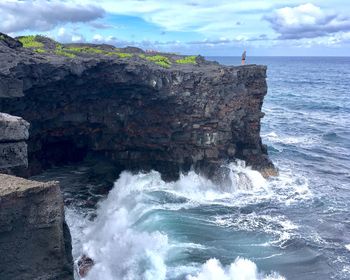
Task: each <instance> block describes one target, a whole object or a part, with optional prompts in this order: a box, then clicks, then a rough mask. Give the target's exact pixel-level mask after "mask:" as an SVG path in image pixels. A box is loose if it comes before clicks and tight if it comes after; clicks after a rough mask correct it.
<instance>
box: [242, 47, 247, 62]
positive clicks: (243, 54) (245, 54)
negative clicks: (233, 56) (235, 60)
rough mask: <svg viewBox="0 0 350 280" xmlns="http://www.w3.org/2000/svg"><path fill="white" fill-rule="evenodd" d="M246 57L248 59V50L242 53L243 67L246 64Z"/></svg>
mask: <svg viewBox="0 0 350 280" xmlns="http://www.w3.org/2000/svg"><path fill="white" fill-rule="evenodd" d="M246 57H247V52H246V50H244V52H243V53H242V65H244V64H245V59H246Z"/></svg>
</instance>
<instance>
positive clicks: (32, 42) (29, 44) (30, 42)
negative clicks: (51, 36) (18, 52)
mask: <svg viewBox="0 0 350 280" xmlns="http://www.w3.org/2000/svg"><path fill="white" fill-rule="evenodd" d="M18 41H20V42H21V43H22V45H23V47H24V48H43V47H44V44H43V43H41V42H38V41H36V36H35V35H29V36H22V37H20V38H18Z"/></svg>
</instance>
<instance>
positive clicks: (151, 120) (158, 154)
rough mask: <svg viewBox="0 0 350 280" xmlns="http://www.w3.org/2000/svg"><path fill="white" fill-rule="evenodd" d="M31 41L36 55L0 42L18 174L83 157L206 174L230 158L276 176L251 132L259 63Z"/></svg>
mask: <svg viewBox="0 0 350 280" xmlns="http://www.w3.org/2000/svg"><path fill="white" fill-rule="evenodd" d="M38 41H40V42H42V43H43V44H44V46H43V50H40V52H38V51H36V50H35V49H30V48H24V47H16V48H12V47H10V46H9V45H8V44H0V111H2V112H6V113H10V114H14V115H17V116H21V117H23V118H24V119H25V120H27V121H29V122H30V124H31V128H30V138H29V142H28V151H29V169H28V175H29V174H35V173H38V172H40V171H41V170H43V169H45V168H48V167H50V166H53V165H59V164H64V163H67V162H74V161H80V160H82V159H84V158H86V157H90V158H94V157H99V158H100V157H105V158H106V160H108V161H111V162H113V164H114V165H115V167H116V169H117V170H123V169H130V170H145V171H147V170H150V169H155V170H158V171H160V172H161V173H162V175H163V178H165V179H169V180H172V179H176V178H177V177H178V174H179V172H180V171H185V172H186V171H187V170H189V169H190V168H191V166H194V167H195V168H196V169H197V170H198V171H200V172H202V173H204V174H206V175H208V176H209V177H210V176H211V175H212V174H213V173H215V172H214V171H213V170H214V169H215V168H216V167H217V166H220V165H221V164H222V163H223V162H226V161H232V160H234V159H237V158H239V159H243V160H245V161H246V162H247V165H251V166H253V168H255V169H257V170H260V171H262V172H263V174H265V175H273V174H276V170H275V169H274V166H273V164H272V163H271V161H270V160H269V158H268V155H267V150H266V147H265V146H264V145H263V144H262V142H261V138H260V120H261V118H262V117H263V113H262V112H261V107H262V104H263V99H264V96H265V95H266V93H267V84H266V66H259V65H246V66H230V67H228V66H223V65H219V64H218V63H215V62H209V61H206V60H205V59H204V58H203V57H197V59H196V63H195V64H191V63H188V64H186V63H185V64H182V63H178V62H177V61H178V59H181V58H183V57H182V56H179V55H173V54H158V55H160V56H161V59H164V60H165V61H169V64H166V63H165V64H166V65H164V63H163V64H162V63H159V64H157V63H155V62H154V61H151V60H150V59H147V58H149V56H154V55H157V54H155V53H152V54H149V53H143V52H141V51H140V53H138V52H139V51H138V50H137V49H132V50H131V49H113V46H106V45H104V46H98V45H87V44H84V45H83V46H85V47H89V46H90V49H84V50H83V51H81V52H69V51H67V50H68V49H67V46H65V45H62V44H61V45H59V48H60V49H58V50H57V49H54V48H57V46H58V45H57V43H52V40H51V41H50V42H51V43H49V41H48V42H46V41H45V39H43V38H39V39H38ZM107 47H108V48H107ZM91 48H92V49H91ZM96 48H97V49H99V50H96ZM62 50H63V51H64V50H66V51H64V52H63V53H62ZM110 52H115V53H113V54H111V53H110ZM128 52H129V55H125V53H128ZM67 53H70V55H68V56H67ZM117 53H122V54H117ZM145 56H146V58H145ZM162 56H163V58H162ZM162 66H163V67H162Z"/></svg>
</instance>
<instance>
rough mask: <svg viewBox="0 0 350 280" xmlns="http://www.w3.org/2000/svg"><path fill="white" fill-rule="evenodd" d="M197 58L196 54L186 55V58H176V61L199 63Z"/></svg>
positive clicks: (180, 62)
mask: <svg viewBox="0 0 350 280" xmlns="http://www.w3.org/2000/svg"><path fill="white" fill-rule="evenodd" d="M196 58H197V56H195V55H191V56H186V57H184V58H181V59H178V60H176V63H179V64H197V61H196Z"/></svg>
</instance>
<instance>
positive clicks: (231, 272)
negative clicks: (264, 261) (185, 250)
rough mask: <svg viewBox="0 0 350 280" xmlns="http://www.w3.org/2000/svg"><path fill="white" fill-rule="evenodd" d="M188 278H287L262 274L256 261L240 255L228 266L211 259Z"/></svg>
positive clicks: (246, 279) (265, 279) (268, 279)
mask: <svg viewBox="0 0 350 280" xmlns="http://www.w3.org/2000/svg"><path fill="white" fill-rule="evenodd" d="M187 280H285V278H284V277H282V276H280V275H278V274H277V273H272V274H270V275H264V274H261V273H259V272H258V268H257V266H256V264H255V263H254V262H252V261H250V260H248V259H244V258H240V257H238V258H237V259H236V260H235V261H234V262H233V263H231V265H229V266H227V267H224V266H222V264H221V263H220V261H219V260H217V259H210V260H208V261H207V262H206V263H205V264H203V266H202V268H201V271H200V272H198V273H197V275H195V276H192V275H189V276H187Z"/></svg>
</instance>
